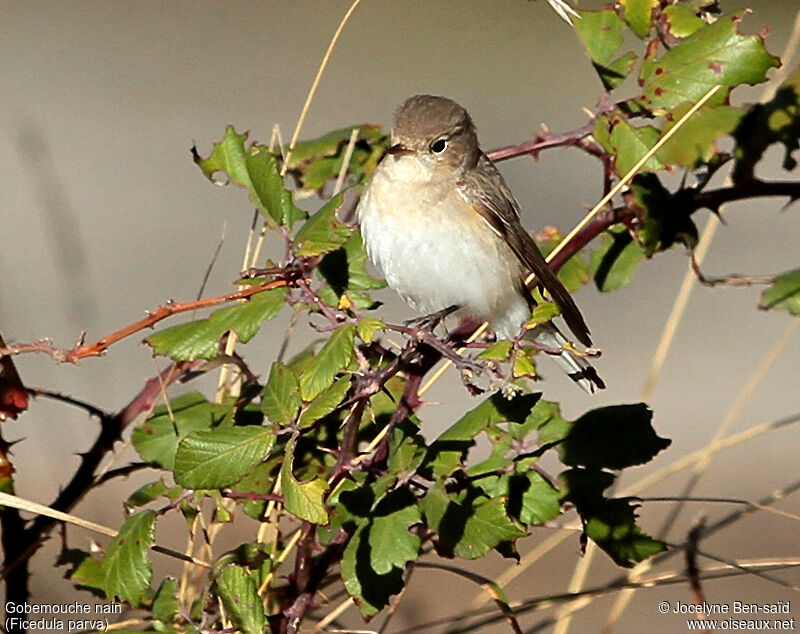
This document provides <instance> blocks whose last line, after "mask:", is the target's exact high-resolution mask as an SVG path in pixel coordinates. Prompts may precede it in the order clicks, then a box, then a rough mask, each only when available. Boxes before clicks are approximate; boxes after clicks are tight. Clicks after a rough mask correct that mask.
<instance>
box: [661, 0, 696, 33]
mask: <svg viewBox="0 0 800 634" xmlns="http://www.w3.org/2000/svg"><path fill="white" fill-rule="evenodd" d="M662 13H663V15H664V18H665V19H666V24H667V30H668V31H669V32H670V33H671V34H672V35H674V36H675V37H677V38H684V37H688V36H690V35H692V34H693V33H694V32H695V31H698V30H700V29H702V28H703V27H704V26H705V25H706V23H705V22H703V20H702V19H701V18H699V17H698V16H697V14H696V13H695V11H694V10H693V9H692V8H691V7H688V6H686V5H683V4H673V5H670V6H668V7H664V10H663V12H662Z"/></svg>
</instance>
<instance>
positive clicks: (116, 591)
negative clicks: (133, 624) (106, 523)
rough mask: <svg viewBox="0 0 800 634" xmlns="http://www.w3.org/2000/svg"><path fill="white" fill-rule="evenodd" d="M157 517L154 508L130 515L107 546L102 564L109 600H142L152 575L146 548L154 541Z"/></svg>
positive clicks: (132, 601)
mask: <svg viewBox="0 0 800 634" xmlns="http://www.w3.org/2000/svg"><path fill="white" fill-rule="evenodd" d="M155 521H156V513H155V511H151V510H147V511H140V512H138V513H136V514H135V515H131V516H130V517H129V518H128V519H127V520H125V523H124V524H123V525H122V528H121V529H120V531H119V535H117V537H116V538H114V541H113V542H112V543H111V545H110V546H109V547H108V549H107V550H106V554H105V557H103V559H102V560H101V562H100V564H101V566H102V569H103V573H104V575H105V580H104V586H105V589H106V596H107V597H108V599H109V600H112V601H113V600H114V599H115V598H119V599H120V600H121V601H125V602H126V603H129V604H131V605H132V606H134V607H138V606H139V604H140V603H141V601H142V598H143V597H144V595H145V591H146V590H147V589H148V588H149V587H150V581H151V579H152V578H153V567H152V565H151V564H150V561H149V560H148V558H147V551H148V549H149V548H150V546H151V545H152V543H153V537H154V531H155Z"/></svg>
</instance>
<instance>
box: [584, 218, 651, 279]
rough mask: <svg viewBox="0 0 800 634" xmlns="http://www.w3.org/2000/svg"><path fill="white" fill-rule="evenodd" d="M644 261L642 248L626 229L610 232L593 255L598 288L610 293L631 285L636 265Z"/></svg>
mask: <svg viewBox="0 0 800 634" xmlns="http://www.w3.org/2000/svg"><path fill="white" fill-rule="evenodd" d="M644 259H645V254H644V251H642V247H640V246H639V245H638V244H637V243H636V242H634V241H633V238H631V236H630V234H629V233H628V231H627V230H626V229H625V227H620V228H618V229H612V230H611V231H608V232H607V233H606V234H605V236H604V240H603V244H602V245H601V246H600V248H599V249H595V250H594V251H592V253H591V268H592V271H593V272H594V281H595V284H596V285H597V288H598V289H599V290H600V291H602V292H603V293H609V292H611V291H615V290H617V289H618V288H621V287H622V286H625V285H626V284H630V283H631V282H632V281H633V271H634V269H635V268H636V265H637V264H639V262H641V261H642V260H644Z"/></svg>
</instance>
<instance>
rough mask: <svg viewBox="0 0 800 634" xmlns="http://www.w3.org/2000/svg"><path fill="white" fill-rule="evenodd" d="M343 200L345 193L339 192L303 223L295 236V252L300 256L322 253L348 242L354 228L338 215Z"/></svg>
mask: <svg viewBox="0 0 800 634" xmlns="http://www.w3.org/2000/svg"><path fill="white" fill-rule="evenodd" d="M343 202H344V195H343V194H337V195H336V196H334V197H333V198H331V199H330V200H329V201H328V202H327V203H325V205H324V206H323V207H322V208H321V209H320V210H319V211H318V212H317V213H315V214H314V215H313V216H311V217H310V218H309V219H308V220H306V221H305V223H303V226H302V227H300V230H299V231H298V232H297V235H296V236H295V238H294V248H295V253H296V254H297V255H298V256H301V257H311V256H315V255H322V254H323V253H329V252H330V251H335V250H336V249H338V248H339V247H341V246H342V245H343V244H344V243H345V242H347V239H348V238H349V237H350V235H351V234H352V233H353V229H351V228H350V227H348V226H347V225H345V224H344V223H342V222H340V221H339V219H338V218H337V217H336V213H337V212H338V211H339V209H340V208H341V206H342V204H343Z"/></svg>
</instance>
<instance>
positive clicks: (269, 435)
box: [175, 425, 275, 489]
mask: <svg viewBox="0 0 800 634" xmlns="http://www.w3.org/2000/svg"><path fill="white" fill-rule="evenodd" d="M274 443H275V434H274V433H273V431H272V430H271V429H269V428H267V427H260V426H256V425H253V426H248V427H226V428H221V427H218V428H216V429H211V430H208V431H196V432H193V433H191V434H189V435H188V436H187V437H186V438H184V439H183V441H181V443H180V444H179V445H178V451H177V453H176V455H175V482H177V483H178V484H180V485H181V486H183V487H186V488H187V489H221V488H223V487H226V486H230V485H231V484H234V483H236V482H237V481H239V480H241V479H242V477H243V476H244V475H246V474H247V473H249V472H250V470H252V469H253V467H255V466H256V465H257V464H258V463H259V462H261V461H262V460H265V459H266V458H267V456H268V455H269V452H270V450H271V449H272V445H273V444H274Z"/></svg>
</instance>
